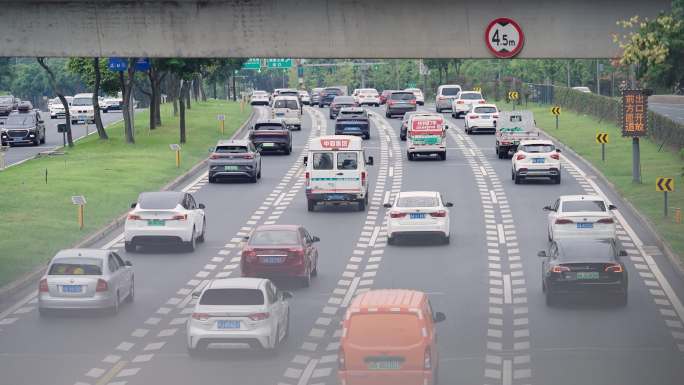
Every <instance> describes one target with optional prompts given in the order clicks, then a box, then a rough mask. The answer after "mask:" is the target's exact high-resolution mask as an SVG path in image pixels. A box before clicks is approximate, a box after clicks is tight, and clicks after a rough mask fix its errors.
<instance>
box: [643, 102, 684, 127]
mask: <svg viewBox="0 0 684 385" xmlns="http://www.w3.org/2000/svg"><path fill="white" fill-rule="evenodd" d="M648 109H649V110H651V111H655V112H657V113H659V114H661V115H665V116H667V117H668V118H670V119H672V120H674V121H675V122H677V123H679V124H684V104H667V103H648Z"/></svg>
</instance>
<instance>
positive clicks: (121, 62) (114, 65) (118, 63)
mask: <svg viewBox="0 0 684 385" xmlns="http://www.w3.org/2000/svg"><path fill="white" fill-rule="evenodd" d="M107 68H109V70H110V71H114V72H123V71H126V69H127V68H128V62H127V61H126V59H123V58H120V57H110V58H109V62H108V64H107Z"/></svg>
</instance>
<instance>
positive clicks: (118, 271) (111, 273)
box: [38, 249, 135, 315]
mask: <svg viewBox="0 0 684 385" xmlns="http://www.w3.org/2000/svg"><path fill="white" fill-rule="evenodd" d="M132 266H133V265H132V264H131V262H130V261H124V260H123V259H121V257H120V256H119V255H118V254H117V253H115V252H113V251H110V250H100V249H66V250H61V251H59V252H58V253H57V255H55V256H54V257H53V258H52V260H51V261H50V264H49V265H48V268H47V271H46V272H45V275H43V277H42V278H41V279H40V283H39V285H38V309H39V311H40V314H41V315H44V314H46V312H48V311H50V310H58V309H60V310H61V309H109V310H110V311H111V312H112V313H116V312H118V310H119V304H120V303H121V302H122V301H124V300H127V301H129V302H131V301H133V298H134V296H135V283H134V277H133V268H132Z"/></svg>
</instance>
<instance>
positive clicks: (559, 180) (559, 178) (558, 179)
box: [554, 174, 561, 184]
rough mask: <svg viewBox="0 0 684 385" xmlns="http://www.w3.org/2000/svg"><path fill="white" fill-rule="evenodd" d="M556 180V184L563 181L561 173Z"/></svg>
mask: <svg viewBox="0 0 684 385" xmlns="http://www.w3.org/2000/svg"><path fill="white" fill-rule="evenodd" d="M554 181H555V182H556V184H560V182H561V174H558V176H557V177H556V178H555V180H554Z"/></svg>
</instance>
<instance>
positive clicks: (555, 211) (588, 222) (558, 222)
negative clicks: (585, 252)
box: [544, 195, 616, 241]
mask: <svg viewBox="0 0 684 385" xmlns="http://www.w3.org/2000/svg"><path fill="white" fill-rule="evenodd" d="M615 209H616V207H615V206H614V205H612V204H610V203H609V202H608V201H606V200H605V199H603V198H601V197H600V196H598V195H561V196H560V198H558V199H556V202H555V203H554V204H553V205H552V206H546V207H544V210H546V211H548V212H549V215H548V230H547V232H548V238H549V240H550V241H552V240H558V239H563V238H572V237H581V238H599V239H615V218H614V216H613V213H612V212H611V211H612V210H615Z"/></svg>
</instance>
